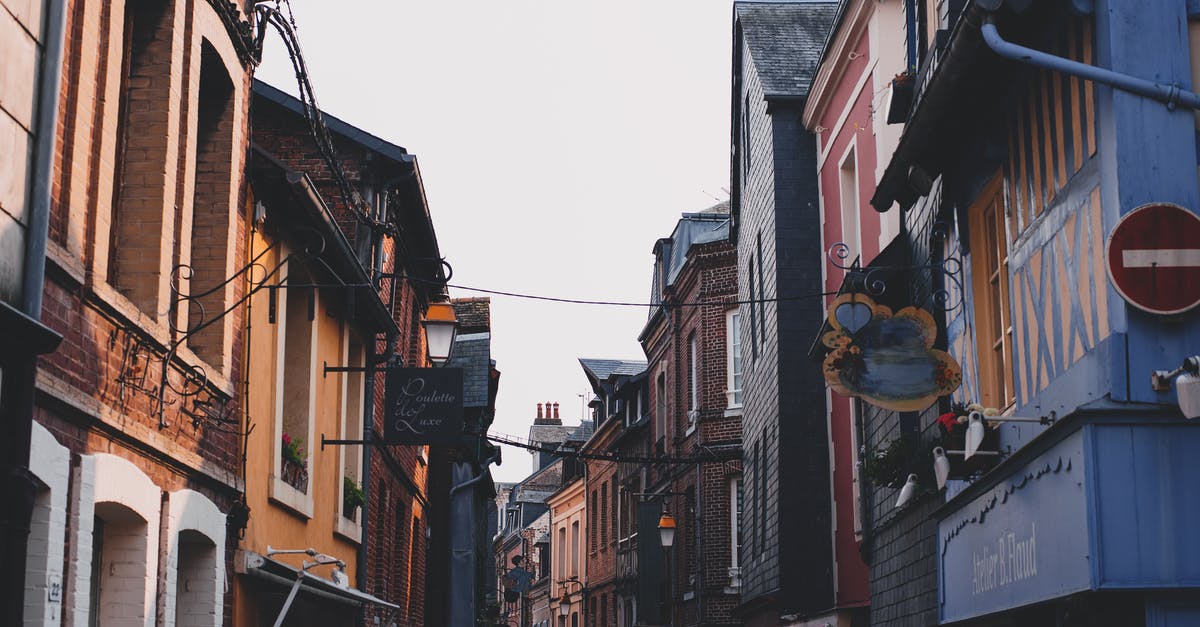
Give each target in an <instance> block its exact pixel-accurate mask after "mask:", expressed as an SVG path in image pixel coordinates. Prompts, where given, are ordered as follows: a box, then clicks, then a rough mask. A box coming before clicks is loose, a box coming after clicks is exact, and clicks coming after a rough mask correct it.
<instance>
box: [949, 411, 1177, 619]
mask: <svg viewBox="0 0 1200 627" xmlns="http://www.w3.org/2000/svg"><path fill="white" fill-rule="evenodd" d="M1197 451H1200V425H1197V424H1191V423H1186V422H1183V421H1182V420H1179V419H1177V418H1167V417H1163V416H1161V415H1156V414H1153V413H1147V414H1143V415H1130V414H1128V413H1123V414H1121V415H1119V416H1118V415H1114V414H1111V413H1108V414H1106V413H1097V414H1089V415H1080V414H1076V415H1075V416H1072V417H1070V418H1069V419H1067V420H1063V421H1061V422H1060V423H1059V424H1057V425H1055V426H1054V427H1052V428H1050V429H1048V430H1047V431H1046V432H1045V433H1044V434H1042V435H1041V436H1040V437H1038V438H1037V439H1036V440H1034V441H1033V442H1031V443H1030V444H1029V445H1028V446H1026V447H1024V448H1022V449H1020V450H1019V451H1017V452H1016V453H1015V454H1013V455H1012V456H1011V457H1010V458H1009V459H1007V460H1005V461H1004V462H1003V463H1001V464H1000V465H999V466H997V467H996V468H995V469H993V470H992V471H991V472H990V473H988V474H987V475H985V476H984V477H982V478H981V479H979V480H978V481H976V482H975V483H974V484H971V485H969V486H967V487H966V488H965V489H963V490H962V491H961V492H959V493H958V494H956V495H954V496H953V497H952V498H950V499H948V501H947V503H946V505H945V506H944V507H943V508H942V509H941V510H939V512H938V514H937V517H938V560H937V561H938V615H939V619H940V622H941V623H942V624H950V623H961V624H970V625H1009V624H1013V625H1015V624H1022V625H1028V624H1037V625H1043V624H1045V625H1077V624H1078V625H1108V624H1114V625H1115V624H1120V625H1147V626H1148V627H1149V626H1153V627H1158V626H1163V627H1166V626H1176V625H1180V626H1182V625H1196V624H1200V534H1197V533H1196V529H1197V521H1200V490H1198V489H1197V487H1196V484H1195V478H1196V477H1197V476H1198V475H1200V455H1197Z"/></svg>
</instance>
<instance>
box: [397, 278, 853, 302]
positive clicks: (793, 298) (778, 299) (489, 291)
mask: <svg viewBox="0 0 1200 627" xmlns="http://www.w3.org/2000/svg"><path fill="white" fill-rule="evenodd" d="M407 279H408V280H409V281H416V282H420V283H436V284H438V285H445V286H446V287H452V288H454V289H459V290H464V291H468V292H479V293H481V294H492V295H496V296H509V297H512V298H524V299H527V300H539V301H546V302H552V303H566V304H571V305H606V306H612V307H706V306H708V305H750V304H758V303H780V302H789V301H796V300H805V299H809V298H821V297H825V296H835V295H837V294H838V293H839V292H837V291H833V292H813V293H810V294H798V295H796V296H777V297H775V298H752V299H747V300H717V299H713V300H699V301H682V302H661V303H648V302H633V301H618V300H594V299H581V298H565V297H560V296H544V295H541V294H529V293H522V292H510V291H505V290H494V289H488V288H483V287H474V286H470V285H460V284H455V283H442V282H441V281H434V280H431V279H422V278H418V277H412V276H410V277H407Z"/></svg>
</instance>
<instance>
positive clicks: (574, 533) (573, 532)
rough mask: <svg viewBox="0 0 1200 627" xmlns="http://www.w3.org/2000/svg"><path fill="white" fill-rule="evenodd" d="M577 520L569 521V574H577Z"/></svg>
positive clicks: (574, 575)
mask: <svg viewBox="0 0 1200 627" xmlns="http://www.w3.org/2000/svg"><path fill="white" fill-rule="evenodd" d="M579 541H580V538H579V521H578V520H577V521H575V522H573V523H571V576H572V577H578V576H579V548H580V547H579Z"/></svg>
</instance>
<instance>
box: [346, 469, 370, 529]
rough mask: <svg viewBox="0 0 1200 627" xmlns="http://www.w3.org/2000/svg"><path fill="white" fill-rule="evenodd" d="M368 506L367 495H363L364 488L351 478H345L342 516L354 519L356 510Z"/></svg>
mask: <svg viewBox="0 0 1200 627" xmlns="http://www.w3.org/2000/svg"><path fill="white" fill-rule="evenodd" d="M366 504H367V495H366V494H363V491H362V487H360V486H359V485H358V482H357V481H355V480H354V479H351V478H350V477H343V478H342V516H345V517H346V518H350V519H353V518H354V512H355V510H357V509H358V508H360V507H362V506H363V505H366Z"/></svg>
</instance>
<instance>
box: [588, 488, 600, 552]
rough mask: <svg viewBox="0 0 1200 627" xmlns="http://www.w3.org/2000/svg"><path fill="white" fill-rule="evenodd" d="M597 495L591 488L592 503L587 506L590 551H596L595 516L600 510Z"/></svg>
mask: <svg viewBox="0 0 1200 627" xmlns="http://www.w3.org/2000/svg"><path fill="white" fill-rule="evenodd" d="M598 501H599V496H598V495H597V492H596V490H592V505H591V507H589V508H588V544H589V546H590V547H591V552H592V553H595V552H596V548H597V547H596V527H598V526H599V525H597V524H596V516H597V514H598V513H599V511H600V507H599V505H598Z"/></svg>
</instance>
